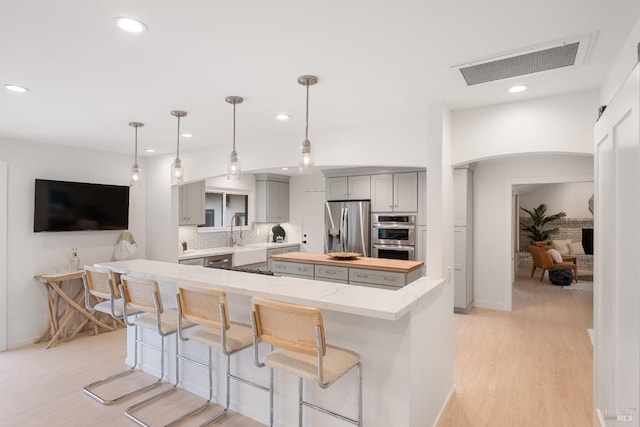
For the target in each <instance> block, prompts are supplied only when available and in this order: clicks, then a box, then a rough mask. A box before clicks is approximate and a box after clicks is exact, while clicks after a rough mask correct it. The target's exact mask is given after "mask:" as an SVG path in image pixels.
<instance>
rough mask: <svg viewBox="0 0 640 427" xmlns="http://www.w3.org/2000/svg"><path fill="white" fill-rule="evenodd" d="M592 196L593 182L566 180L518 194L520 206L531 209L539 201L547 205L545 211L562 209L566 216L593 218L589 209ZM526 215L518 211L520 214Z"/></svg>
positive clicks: (536, 205) (550, 211) (552, 212)
mask: <svg viewBox="0 0 640 427" xmlns="http://www.w3.org/2000/svg"><path fill="white" fill-rule="evenodd" d="M591 196H593V182H568V183H564V184H543V185H540V186H539V187H537V188H535V189H534V190H531V191H528V192H526V193H524V194H521V195H520V206H521V207H523V208H525V209H533V208H536V207H538V206H540V204H541V203H544V204H546V205H547V212H548V213H551V214H554V213H557V212H560V211H563V212H564V213H566V214H567V218H593V215H592V214H591V212H590V211H589V198H590V197H591ZM523 215H524V216H525V217H528V215H527V214H526V212H522V211H520V216H523Z"/></svg>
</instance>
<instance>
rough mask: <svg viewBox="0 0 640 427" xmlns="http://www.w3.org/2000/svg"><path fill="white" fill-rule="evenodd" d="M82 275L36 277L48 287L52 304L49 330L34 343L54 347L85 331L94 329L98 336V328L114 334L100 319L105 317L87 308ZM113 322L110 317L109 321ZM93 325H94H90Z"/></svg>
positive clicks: (79, 272) (50, 303)
mask: <svg viewBox="0 0 640 427" xmlns="http://www.w3.org/2000/svg"><path fill="white" fill-rule="evenodd" d="M82 274H83V271H82V270H79V271H72V272H69V273H59V274H38V275H36V276H34V278H35V279H37V280H39V281H40V282H41V283H43V284H44V285H45V288H46V289H47V296H48V303H49V328H48V329H47V330H46V331H45V332H44V333H43V334H42V336H40V338H38V339H37V340H36V341H35V342H36V343H39V342H43V341H47V340H48V341H49V343H48V344H47V347H46V348H51V347H52V346H55V345H57V344H58V342H60V341H69V340H71V339H73V337H75V336H76V334H77V333H78V332H80V331H81V330H82V329H83V328H85V327H92V328H93V331H92V334H95V335H97V334H98V333H99V328H103V329H106V330H108V331H113V330H115V328H114V327H112V326H109V325H107V324H106V323H104V322H103V321H102V320H100V319H99V318H98V316H101V317H102V316H106V315H104V313H97V312H96V313H91V312H89V311H87V309H86V308H85V306H84V286H83V285H82V283H80V286H78V280H77V279H82ZM109 319H110V317H109ZM89 322H92V325H89Z"/></svg>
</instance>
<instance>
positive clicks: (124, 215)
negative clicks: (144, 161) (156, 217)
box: [33, 179, 129, 232]
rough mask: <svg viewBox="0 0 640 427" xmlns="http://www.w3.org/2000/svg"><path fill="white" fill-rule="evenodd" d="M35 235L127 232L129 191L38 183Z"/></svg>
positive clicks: (112, 187) (107, 186)
mask: <svg viewBox="0 0 640 427" xmlns="http://www.w3.org/2000/svg"><path fill="white" fill-rule="evenodd" d="M35 189H36V191H35V209H34V215H33V231H34V232H39V231H80V230H126V229H127V228H129V187H128V186H123V185H105V184H89V183H84V182H68V181H51V180H47V179H36V185H35Z"/></svg>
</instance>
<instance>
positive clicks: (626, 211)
mask: <svg viewBox="0 0 640 427" xmlns="http://www.w3.org/2000/svg"><path fill="white" fill-rule="evenodd" d="M639 80H640V71H639V66H636V67H635V68H634V70H633V72H632V73H631V74H630V76H629V78H628V79H627V81H626V82H625V84H624V85H623V86H622V87H621V88H620V90H619V91H618V93H617V94H616V96H615V98H614V99H613V100H612V101H611V102H610V103H609V105H608V106H607V109H606V111H605V112H604V114H603V115H602V117H601V118H600V120H599V121H598V123H597V124H596V127H595V132H594V134H595V150H594V151H595V156H594V157H595V210H594V213H593V217H594V243H595V248H594V249H595V250H594V331H595V340H594V341H595V342H594V386H595V387H594V403H595V406H596V408H597V409H598V411H599V412H600V414H601V415H607V414H606V411H607V410H608V411H611V410H614V409H615V410H621V411H626V410H632V412H631V413H629V415H631V416H632V417H633V418H634V419H633V421H636V417H637V416H638V411H637V408H639V407H640V390H639V388H640V387H639V383H638V377H639V376H640V348H639V343H638V336H639V335H640V311H639V310H638V305H640V287H639V286H638V279H639V273H638V259H640V228H639V227H638V218H640V173H639V166H640V144H639V141H640V85H639ZM625 414H626V413H625ZM629 421H630V420H629ZM607 425H608V426H613V425H618V423H617V422H616V421H615V419H614V420H613V421H608V422H607Z"/></svg>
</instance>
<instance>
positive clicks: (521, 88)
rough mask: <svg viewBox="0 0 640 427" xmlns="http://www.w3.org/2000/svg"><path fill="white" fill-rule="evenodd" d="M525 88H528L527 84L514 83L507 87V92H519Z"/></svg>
mask: <svg viewBox="0 0 640 427" xmlns="http://www.w3.org/2000/svg"><path fill="white" fill-rule="evenodd" d="M527 89H529V86H527V85H516V86H512V87H510V88H509V92H511V93H520V92H524V91H525V90H527Z"/></svg>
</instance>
